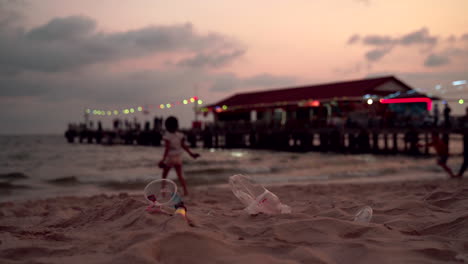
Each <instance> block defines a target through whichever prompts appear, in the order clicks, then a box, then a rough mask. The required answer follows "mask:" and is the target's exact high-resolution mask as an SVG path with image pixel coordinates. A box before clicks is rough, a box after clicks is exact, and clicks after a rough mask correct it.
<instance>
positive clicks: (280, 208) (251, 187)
mask: <svg viewBox="0 0 468 264" xmlns="http://www.w3.org/2000/svg"><path fill="white" fill-rule="evenodd" d="M229 184H230V185H231V190H232V192H233V193H234V195H235V196H236V197H237V199H239V201H241V203H243V204H244V205H245V206H246V208H245V209H244V210H245V211H246V212H247V213H249V214H258V213H264V214H270V215H273V214H289V213H291V208H290V207H289V206H287V205H285V204H282V203H281V201H280V199H279V198H278V196H276V195H275V194H274V193H272V192H270V191H269V190H267V189H266V188H265V187H263V186H262V185H261V184H257V183H255V182H254V181H253V180H252V179H251V178H250V177H247V176H244V175H242V174H236V175H233V176H231V177H229Z"/></svg>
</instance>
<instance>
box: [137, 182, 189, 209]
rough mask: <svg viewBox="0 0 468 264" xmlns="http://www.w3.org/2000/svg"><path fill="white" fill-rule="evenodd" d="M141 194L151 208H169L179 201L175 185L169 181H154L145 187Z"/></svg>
mask: <svg viewBox="0 0 468 264" xmlns="http://www.w3.org/2000/svg"><path fill="white" fill-rule="evenodd" d="M143 192H144V196H145V199H146V200H147V201H148V202H149V203H150V205H151V206H159V207H161V206H167V207H171V206H173V205H175V204H177V203H179V202H180V201H181V199H180V197H179V195H178V194H177V184H175V182H173V181H171V180H169V179H159V180H154V181H152V182H150V183H148V185H146V187H145V190H144V191H143Z"/></svg>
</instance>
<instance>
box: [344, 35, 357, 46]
mask: <svg viewBox="0 0 468 264" xmlns="http://www.w3.org/2000/svg"><path fill="white" fill-rule="evenodd" d="M359 38H360V36H359V35H358V34H354V35H352V36H351V37H349V39H348V42H347V43H348V45H352V44H354V43H356V42H358V41H359Z"/></svg>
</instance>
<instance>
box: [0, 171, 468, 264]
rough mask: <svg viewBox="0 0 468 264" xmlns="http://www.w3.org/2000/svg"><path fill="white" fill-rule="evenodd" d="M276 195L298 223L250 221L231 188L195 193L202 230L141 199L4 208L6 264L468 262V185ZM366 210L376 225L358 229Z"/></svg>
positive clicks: (377, 186)
mask: <svg viewBox="0 0 468 264" xmlns="http://www.w3.org/2000/svg"><path fill="white" fill-rule="evenodd" d="M267 187H268V186H267ZM269 189H270V190H271V191H272V192H274V193H275V194H277V195H278V197H279V198H280V199H281V201H282V202H283V203H285V204H287V205H289V206H291V208H292V210H293V212H292V213H291V214H284V215H275V216H269V215H263V214H259V215H256V216H250V215H247V214H246V213H245V212H244V211H243V210H242V209H243V206H242V205H241V203H240V202H239V201H238V200H237V199H236V197H235V196H234V195H233V194H232V192H231V191H230V189H229V187H228V186H226V185H224V186H215V187H213V186H206V187H200V188H192V189H191V191H192V193H191V195H190V196H189V197H187V198H186V199H185V200H186V206H187V208H188V215H189V217H191V218H192V220H193V221H194V223H195V225H196V226H195V227H190V226H188V225H187V224H186V223H185V222H184V220H183V218H182V217H181V216H180V215H177V216H174V217H170V216H166V215H161V214H150V213H147V212H145V208H146V206H147V204H146V203H145V202H144V200H143V197H142V195H141V194H140V195H136V194H132V195H130V194H126V193H122V194H119V195H113V196H108V195H99V196H93V197H86V198H78V197H64V198H55V199H47V200H38V201H29V202H6V203H2V204H0V263H5V264H6V263H87V264H91V263H114V264H116V263H203V264H206V263H379V264H383V263H463V262H465V263H466V262H468V179H462V180H427V181H408V182H390V183H354V184H350V183H347V184H343V183H341V184H339V183H336V184H335V183H333V184H310V183H304V184H294V185H290V184H282V185H274V186H269ZM366 205H368V206H371V207H372V208H373V210H374V216H373V218H372V221H371V223H370V224H359V223H355V222H353V221H352V220H353V217H354V214H355V213H356V212H357V211H358V210H359V209H360V208H362V207H363V206H366Z"/></svg>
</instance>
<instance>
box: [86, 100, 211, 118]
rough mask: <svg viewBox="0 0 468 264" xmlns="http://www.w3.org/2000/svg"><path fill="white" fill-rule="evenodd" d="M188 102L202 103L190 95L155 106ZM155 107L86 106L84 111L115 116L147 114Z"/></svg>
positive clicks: (186, 103)
mask: <svg viewBox="0 0 468 264" xmlns="http://www.w3.org/2000/svg"><path fill="white" fill-rule="evenodd" d="M188 104H197V105H201V104H203V101H202V100H201V99H199V98H198V97H197V96H193V97H190V98H189V99H183V100H182V101H176V102H172V103H165V104H159V105H158V106H157V108H158V109H170V108H172V107H174V106H178V105H188ZM154 108H156V107H155V106H154V105H144V106H143V105H138V106H134V107H128V108H124V109H120V110H117V109H112V110H111V109H107V110H103V109H97V108H87V109H85V113H86V114H87V115H96V116H116V115H122V114H123V115H128V114H136V113H140V112H143V113H144V114H147V113H148V112H149V111H150V110H151V109H154Z"/></svg>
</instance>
